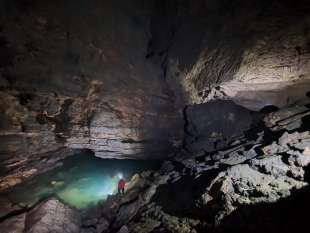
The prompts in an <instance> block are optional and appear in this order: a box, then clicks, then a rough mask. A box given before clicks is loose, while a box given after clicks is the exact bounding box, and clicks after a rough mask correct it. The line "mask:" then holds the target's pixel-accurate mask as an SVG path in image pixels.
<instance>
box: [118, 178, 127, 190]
mask: <svg viewBox="0 0 310 233" xmlns="http://www.w3.org/2000/svg"><path fill="white" fill-rule="evenodd" d="M124 188H125V181H124V180H123V179H120V180H119V182H118V189H124Z"/></svg>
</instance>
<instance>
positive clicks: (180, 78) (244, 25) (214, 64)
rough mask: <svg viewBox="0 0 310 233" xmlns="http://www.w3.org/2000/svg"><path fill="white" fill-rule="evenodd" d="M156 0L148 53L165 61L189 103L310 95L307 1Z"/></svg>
mask: <svg viewBox="0 0 310 233" xmlns="http://www.w3.org/2000/svg"><path fill="white" fill-rule="evenodd" d="M157 4H158V8H159V9H160V10H158V11H159V12H160V14H158V15H159V16H158V17H155V18H153V24H152V25H153V27H152V36H153V37H152V42H153V43H152V44H151V49H150V50H151V51H152V52H151V53H150V55H152V56H151V57H150V58H151V59H153V60H154V61H158V60H159V61H160V62H162V64H163V66H164V68H165V73H166V79H167V80H168V82H170V83H173V85H174V86H176V87H179V90H180V91H181V92H182V93H183V96H184V97H185V99H186V100H187V102H189V103H201V102H206V101H208V100H210V99H214V98H224V99H233V100H234V101H235V102H237V103H239V104H242V105H243V106H246V107H248V108H251V109H252V110H259V109H261V108H262V107H264V106H265V105H275V106H278V107H282V106H285V105H287V104H292V103H295V102H296V101H302V100H303V99H304V98H305V97H306V93H307V92H308V91H309V82H310V81H309V67H310V66H309V40H310V38H309V35H310V34H309V32H310V31H309V28H310V24H309V22H310V21H309V12H310V8H309V4H308V3H307V1H297V2H296V1H291V0H284V1H278V0H272V1H266V0H263V1H255V0H252V1H243V0H238V1H226V0H220V1H218V0H208V1H195V2H193V1H178V0H171V1H157ZM162 15H164V17H163V16H162ZM158 18H160V19H162V20H161V21H160V20H158ZM176 89H177V88H176Z"/></svg>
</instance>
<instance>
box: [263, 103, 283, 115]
mask: <svg viewBox="0 0 310 233" xmlns="http://www.w3.org/2000/svg"><path fill="white" fill-rule="evenodd" d="M278 110H279V108H278V107H277V106H274V105H266V106H265V107H263V108H262V109H261V110H260V112H261V113H264V114H268V113H272V112H276V111H278Z"/></svg>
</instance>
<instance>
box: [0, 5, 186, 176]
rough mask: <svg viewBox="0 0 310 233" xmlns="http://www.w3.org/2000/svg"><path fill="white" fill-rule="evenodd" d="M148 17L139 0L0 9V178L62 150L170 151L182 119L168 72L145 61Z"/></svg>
mask: <svg viewBox="0 0 310 233" xmlns="http://www.w3.org/2000/svg"><path fill="white" fill-rule="evenodd" d="M152 9H153V1H147V2H145V1H141V0H135V1H130V2H126V3H125V2H123V1H99V0H98V1H92V2H89V1H84V0H81V1H74V0H72V1H70V0H69V1H66V2H63V1H44V2H42V1H36V0H30V1H8V0H1V1H0V137H1V138H0V140H1V145H0V153H1V156H0V160H1V162H0V164H1V165H0V166H1V170H3V172H7V171H8V170H11V172H12V173H13V171H14V169H20V168H21V165H22V164H27V163H28V165H29V164H30V163H31V161H32V160H41V161H43V160H44V158H46V159H47V160H48V159H49V158H48V157H53V158H55V157H57V156H58V154H62V155H63V156H62V157H64V156H65V153H64V151H63V149H64V148H70V149H90V150H92V151H94V152H95V155H96V156H99V157H102V158H133V159H141V158H143V159H146V158H153V159H155V158H163V157H166V156H167V155H168V154H170V153H172V152H173V151H174V148H176V147H177V146H178V145H179V144H180V142H181V141H182V134H183V120H182V113H181V111H179V110H178V108H177V106H176V104H175V101H174V96H173V95H172V92H171V90H170V88H169V86H168V85H167V84H166V82H165V81H164V78H163V72H162V68H161V67H160V66H158V65H156V64H153V63H151V62H149V61H148V60H146V59H145V57H146V55H147V46H148V42H149V38H150V29H149V24H150V15H151V12H152ZM62 157H59V159H61V158H62ZM29 167H31V168H33V169H35V170H39V168H38V166H33V164H32V165H29ZM46 167H50V165H49V164H48V163H46ZM35 170H32V173H35Z"/></svg>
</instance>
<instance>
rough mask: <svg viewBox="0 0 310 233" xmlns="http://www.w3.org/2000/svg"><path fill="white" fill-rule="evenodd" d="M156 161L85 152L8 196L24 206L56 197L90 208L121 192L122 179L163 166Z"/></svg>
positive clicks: (78, 206)
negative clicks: (122, 158) (114, 158)
mask: <svg viewBox="0 0 310 233" xmlns="http://www.w3.org/2000/svg"><path fill="white" fill-rule="evenodd" d="M159 165H160V164H159V162H156V161H134V160H103V159H100V158H96V157H94V156H93V155H91V154H88V153H82V154H79V155H75V156H72V157H69V158H67V159H65V160H64V161H63V166H61V167H59V168H56V169H54V170H52V171H49V172H47V173H44V174H41V175H39V176H36V177H35V178H33V179H32V180H29V181H28V182H25V183H23V184H22V185H19V186H16V187H15V188H14V189H12V190H11V191H10V192H9V193H7V194H6V195H8V196H9V198H10V199H11V200H13V201H14V202H15V203H19V204H20V205H32V204H33V203H35V202H37V201H39V200H41V199H44V198H47V197H50V196H54V197H56V198H58V199H59V200H61V201H63V202H64V203H66V204H69V205H71V206H74V207H76V208H78V209H86V208H88V207H92V206H94V205H96V204H97V203H98V202H100V201H103V200H105V199H106V197H107V196H108V195H112V194H115V193H116V192H117V183H118V181H119V179H120V177H124V179H125V180H127V181H128V180H130V178H131V176H133V175H134V174H136V173H139V172H142V171H144V170H149V169H155V168H158V167H159Z"/></svg>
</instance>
